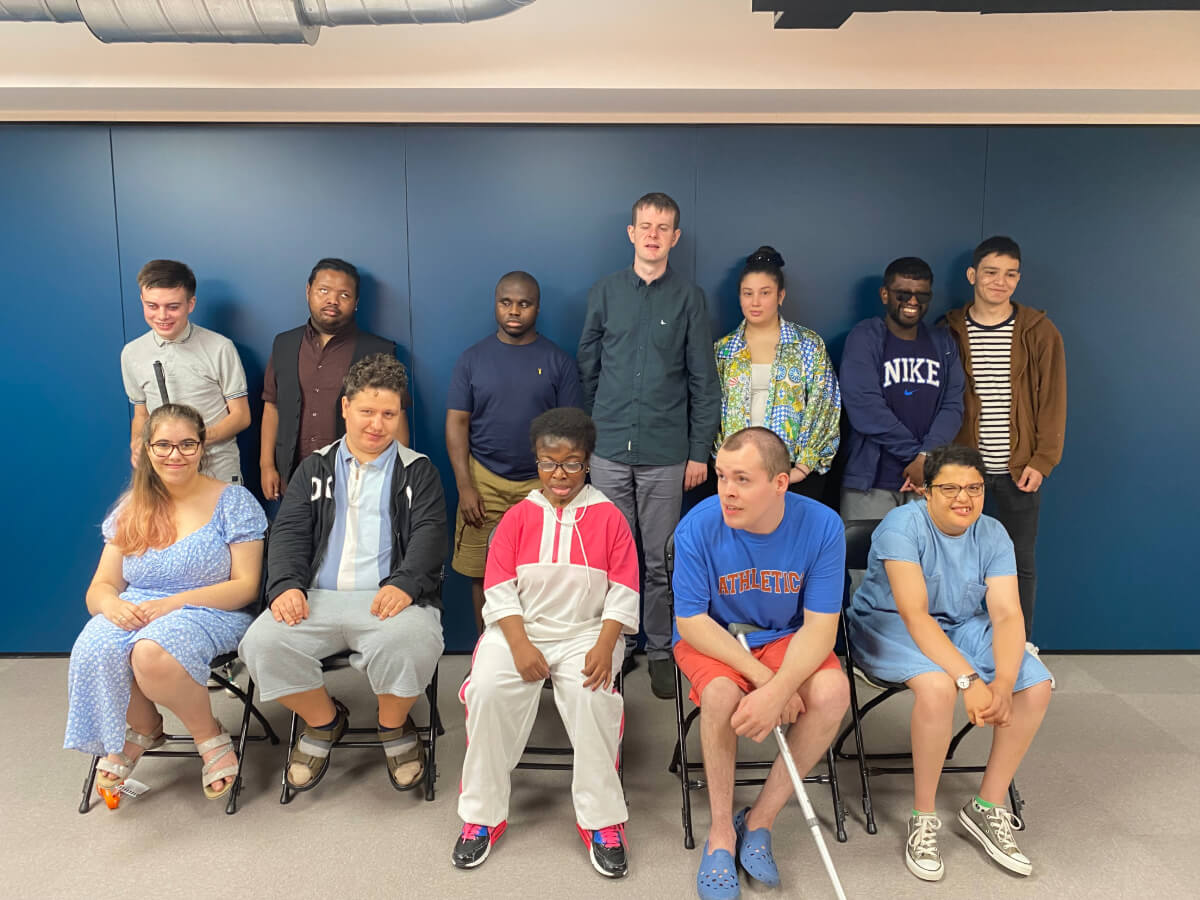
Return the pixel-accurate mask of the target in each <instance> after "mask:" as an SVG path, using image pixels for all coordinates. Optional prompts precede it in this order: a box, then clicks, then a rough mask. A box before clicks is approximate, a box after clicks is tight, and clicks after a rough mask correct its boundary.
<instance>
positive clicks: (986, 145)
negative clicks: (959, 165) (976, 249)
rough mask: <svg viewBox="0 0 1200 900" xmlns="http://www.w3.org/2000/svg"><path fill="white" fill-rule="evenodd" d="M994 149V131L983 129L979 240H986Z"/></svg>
mask: <svg viewBox="0 0 1200 900" xmlns="http://www.w3.org/2000/svg"><path fill="white" fill-rule="evenodd" d="M991 148H992V129H991V127H986V128H984V129H983V195H982V196H981V197H980V198H979V240H980V241H982V240H983V239H984V233H983V229H984V227H985V226H986V225H987V190H988V153H989V151H990V150H991Z"/></svg>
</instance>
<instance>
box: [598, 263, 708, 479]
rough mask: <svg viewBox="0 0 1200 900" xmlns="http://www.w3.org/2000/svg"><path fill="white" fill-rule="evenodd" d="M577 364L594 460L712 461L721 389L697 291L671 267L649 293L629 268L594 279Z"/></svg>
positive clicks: (700, 294)
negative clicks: (593, 438) (592, 424)
mask: <svg viewBox="0 0 1200 900" xmlns="http://www.w3.org/2000/svg"><path fill="white" fill-rule="evenodd" d="M576 358H577V359H578V360H579V378H580V382H581V383H582V385H583V400H584V405H585V407H586V408H587V409H588V411H589V412H590V413H591V414H592V418H593V419H594V420H595V422H596V454H597V455H598V456H602V457H604V458H605V459H608V460H612V461H613V462H619V463H624V464H625V465H630V466H668V465H676V464H678V463H681V462H684V461H685V460H695V461H696V462H705V461H706V460H707V459H708V458H709V456H710V455H711V453H712V442H713V439H714V438H715V437H716V434H717V428H718V427H719V426H720V420H721V390H720V388H719V386H718V385H717V369H716V363H715V360H714V357H713V342H712V328H711V326H710V324H709V319H708V304H707V302H706V301H705V299H704V292H703V291H702V290H700V288H699V287H697V286H696V285H694V284H692V283H691V282H690V281H688V280H687V279H686V278H683V277H682V276H680V275H678V274H676V273H675V272H673V271H672V270H671V269H670V268H669V267H668V268H667V270H666V272H664V273H663V275H662V277H661V278H658V279H655V280H654V281H652V282H650V283H649V284H647V283H646V282H644V281H642V279H641V278H640V277H638V275H637V274H636V273H635V272H634V271H633V267H632V266H631V267H630V268H628V269H622V270H621V271H620V272H614V273H613V274H612V275H609V276H608V277H606V278H602V279H600V281H598V282H596V284H595V285H594V286H593V287H592V290H591V293H589V294H588V305H587V318H586V319H585V320H584V323H583V335H582V336H581V337H580V338H579V352H578V353H577V354H576Z"/></svg>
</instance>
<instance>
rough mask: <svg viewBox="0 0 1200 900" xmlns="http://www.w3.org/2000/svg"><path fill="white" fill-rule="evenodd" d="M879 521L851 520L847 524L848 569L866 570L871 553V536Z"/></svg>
mask: <svg viewBox="0 0 1200 900" xmlns="http://www.w3.org/2000/svg"><path fill="white" fill-rule="evenodd" d="M879 522H880V520H879V519H851V520H850V521H849V522H847V523H846V568H847V569H865V568H866V567H867V557H868V556H869V555H870V552H871V535H872V534H873V533H874V531H875V529H876V527H878V525H879Z"/></svg>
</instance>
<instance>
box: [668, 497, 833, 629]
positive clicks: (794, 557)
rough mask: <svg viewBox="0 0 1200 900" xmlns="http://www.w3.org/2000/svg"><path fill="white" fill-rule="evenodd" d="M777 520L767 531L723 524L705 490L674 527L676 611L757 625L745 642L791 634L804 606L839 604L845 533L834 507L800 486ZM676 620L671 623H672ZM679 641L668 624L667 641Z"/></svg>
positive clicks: (724, 623) (820, 608)
mask: <svg viewBox="0 0 1200 900" xmlns="http://www.w3.org/2000/svg"><path fill="white" fill-rule="evenodd" d="M784 500H785V503H786V506H785V508H784V515H783V521H782V522H780V523H779V527H778V528H776V529H775V530H774V531H772V532H771V533H770V534H752V533H751V532H749V531H743V530H741V529H737V528H730V527H729V526H728V525H726V524H725V521H724V518H723V517H722V515H721V501H720V498H719V497H709V498H708V499H707V500H705V501H703V502H701V503H699V504H698V505H697V506H696V507H694V508H693V509H692V511H691V512H689V513H688V514H687V516H686V517H685V518H684V520H683V521H682V522H680V523H679V527H678V528H676V529H675V574H674V577H673V579H672V582H671V584H672V589H673V592H674V596H675V616H676V617H677V618H684V619H686V618H690V617H691V616H698V615H701V614H703V613H707V614H708V615H709V616H711V617H712V618H713V620H715V621H716V623H717V624H718V625H720V626H721V627H722V628H726V627H728V626H729V624H730V623H731V622H743V623H746V624H749V625H755V626H757V627H759V628H762V629H763V630H762V631H757V632H754V633H753V634H749V635H747V636H746V638H747V642H748V643H749V644H750V646H751V647H761V646H763V645H764V644H769V643H770V642H771V641H774V640H777V639H778V638H781V637H784V636H786V635H789V634H795V633H796V631H798V630H799V629H800V626H801V625H803V624H804V611H805V610H810V611H812V612H818V613H836V612H838V611H839V610H840V609H841V606H842V587H843V584H844V579H845V571H844V569H845V560H846V540H845V533H844V531H843V526H842V521H841V519H839V518H838V516H837V513H835V512H834V511H833V510H831V509H830V508H829V507H827V506H825V505H824V504H822V503H818V502H817V501H816V500H810V499H809V498H808V497H802V496H800V495H799V494H792V493H788V494H785V495H784ZM672 627H674V623H672ZM678 641H679V629H678V628H675V629H674V635H673V637H672V644H674V643H678Z"/></svg>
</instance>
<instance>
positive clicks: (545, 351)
mask: <svg viewBox="0 0 1200 900" xmlns="http://www.w3.org/2000/svg"><path fill="white" fill-rule="evenodd" d="M558 406H577V407H582V406H583V391H582V390H581V389H580V387H579V367H578V366H577V365H576V364H575V360H574V359H573V358H572V357H571V356H569V355H568V354H567V353H565V352H564V351H563V350H562V349H560V348H559V346H558V345H557V344H555V343H554V342H553V341H551V340H549V339H547V338H544V337H542V336H541V335H540V334H539V335H538V336H537V338H536V339H534V341H533V342H532V343H529V344H506V343H504V342H503V341H501V340H500V338H498V337H497V336H496V335H495V334H490V335H488V336H487V337H486V338H484V339H483V340H482V341H480V342H479V343H477V344H473V345H471V346H470V347H468V348H467V349H466V350H465V351H463V354H462V356H460V357H459V358H458V362H457V363H455V365H454V374H453V375H451V376H450V392H449V395H448V396H447V398H446V408H447V409H458V410H464V411H466V412H469V413H470V414H471V426H470V432H469V435H468V438H467V439H468V441H469V443H470V448H471V455H472V456H473V457H475V459H477V460H478V461H479V462H480V464H481V465H483V467H484V468H486V469H487V470H488V471H490V472H494V473H495V474H497V475H499V476H500V477H501V478H508V479H509V480H511V481H526V480H528V479H531V478H536V477H537V463H536V461H535V459H534V455H533V450H531V449H530V447H529V423H530V422H532V421H533V420H534V419H536V418H537V417H538V416H540V415H541V414H542V413H544V412H545V411H546V410H548V409H554V408H555V407H558Z"/></svg>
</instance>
